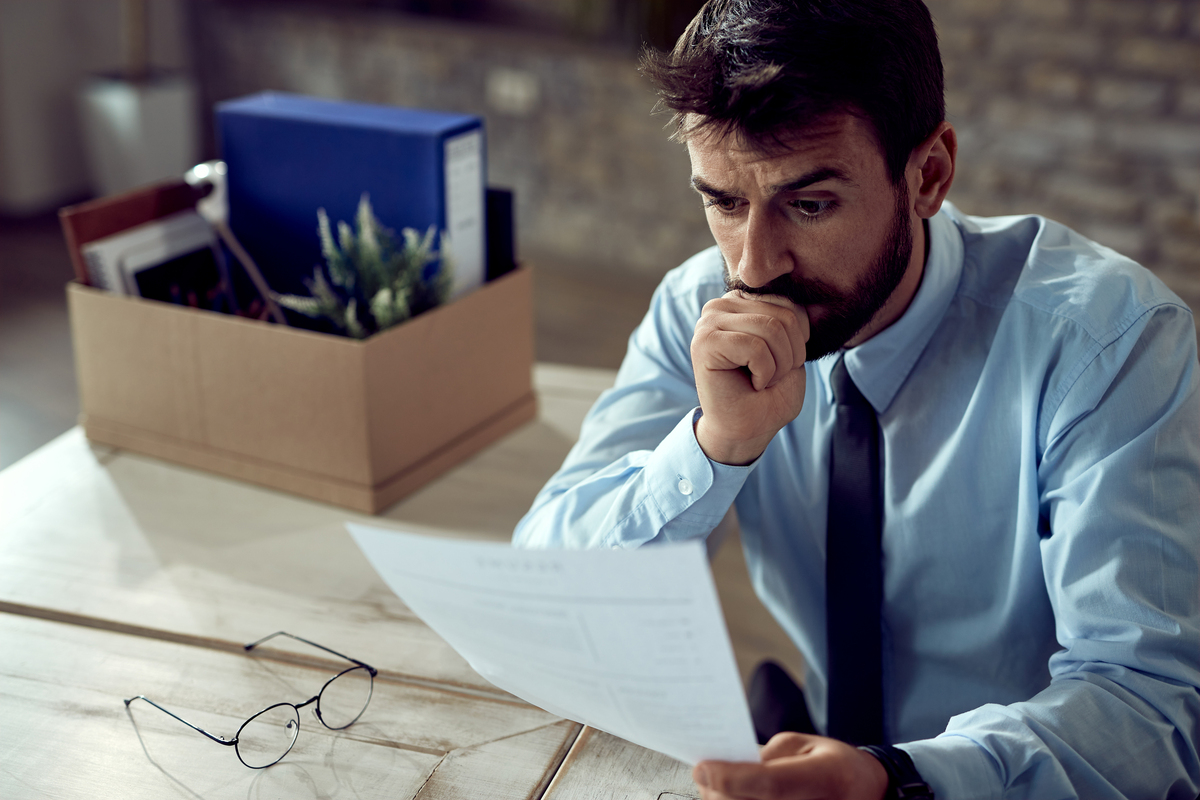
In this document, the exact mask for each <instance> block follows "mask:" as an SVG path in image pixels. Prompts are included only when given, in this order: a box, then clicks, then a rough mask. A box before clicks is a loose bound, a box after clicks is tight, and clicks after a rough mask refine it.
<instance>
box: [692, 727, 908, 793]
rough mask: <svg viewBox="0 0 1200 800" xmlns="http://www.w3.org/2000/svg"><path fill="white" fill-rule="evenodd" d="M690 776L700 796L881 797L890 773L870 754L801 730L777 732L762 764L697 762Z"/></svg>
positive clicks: (763, 752) (764, 754) (768, 744)
mask: <svg viewBox="0 0 1200 800" xmlns="http://www.w3.org/2000/svg"><path fill="white" fill-rule="evenodd" d="M692 780H694V781H696V785H697V786H699V787H700V796H701V797H702V798H703V799H704V800H800V798H805V799H806V800H807V799H808V798H813V800H816V799H817V798H821V799H822V800H883V795H884V793H885V792H886V791H887V785H888V776H887V771H886V770H885V769H884V768H883V765H882V764H880V763H879V761H878V760H876V758H875V757H874V756H873V755H871V754H870V753H868V752H866V751H864V750H859V749H858V748H856V747H852V746H851V745H848V744H846V743H845V742H839V741H838V740H837V739H827V738H825V737H824V736H808V735H806V734H803V733H780V734H777V735H775V736H773V737H771V741H769V742H767V743H766V745H764V746H763V749H762V763H761V764H749V763H744V764H743V763H737V762H732V761H701V762H700V763H699V764H697V765H696V768H695V769H693V770H692Z"/></svg>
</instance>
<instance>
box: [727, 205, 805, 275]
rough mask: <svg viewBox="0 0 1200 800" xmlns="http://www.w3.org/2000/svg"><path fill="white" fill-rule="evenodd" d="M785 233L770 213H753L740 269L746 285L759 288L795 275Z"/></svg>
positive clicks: (739, 262) (747, 222)
mask: <svg viewBox="0 0 1200 800" xmlns="http://www.w3.org/2000/svg"><path fill="white" fill-rule="evenodd" d="M782 233H783V232H782V231H781V230H779V229H778V226H777V224H776V220H774V219H772V217H771V213H770V211H759V210H757V209H756V210H752V211H751V212H750V214H749V215H748V217H747V220H746V227H745V228H744V229H743V236H744V239H743V241H742V257H741V258H740V259H739V260H738V265H737V270H738V278H739V279H741V281H742V283H744V284H746V285H747V286H750V287H752V288H758V287H759V286H765V285H767V284H768V283H770V282H771V281H773V280H774V279H775V278H778V277H779V276H780V275H785V274H788V273H790V272H791V271H792V267H793V264H792V260H791V258H790V257H789V256H788V251H787V247H786V246H785V243H784V240H783V237H782V235H781V234H782Z"/></svg>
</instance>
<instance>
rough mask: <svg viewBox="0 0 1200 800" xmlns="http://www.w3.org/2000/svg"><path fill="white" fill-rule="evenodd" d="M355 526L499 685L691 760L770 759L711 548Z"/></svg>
mask: <svg viewBox="0 0 1200 800" xmlns="http://www.w3.org/2000/svg"><path fill="white" fill-rule="evenodd" d="M346 527H347V528H348V529H349V531H350V534H351V535H352V536H353V537H354V540H355V541H356V542H357V543H358V546H359V547H360V548H361V549H362V551H363V553H365V554H366V556H367V559H368V560H369V561H370V562H371V565H372V566H373V567H374V568H375V570H376V571H377V572H378V573H379V575H380V576H381V577H382V578H383V580H384V581H385V582H386V583H387V585H388V586H389V587H390V588H391V589H392V591H394V592H395V593H396V594H397V596H399V597H400V599H401V600H403V601H404V603H405V604H406V605H407V606H408V607H409V608H410V609H412V610H413V612H414V613H416V614H417V616H419V617H420V618H421V619H422V620H423V621H424V622H425V624H427V625H429V627H430V628H432V629H433V630H434V631H436V632H437V633H438V635H440V636H441V637H442V638H443V639H445V640H446V641H447V642H448V643H449V644H450V646H451V647H453V648H454V649H455V650H457V651H458V653H459V654H460V655H461V656H462V657H463V658H465V659H466V660H467V662H468V663H469V664H470V665H471V666H472V667H473V668H474V669H475V670H476V671H477V672H478V673H479V674H480V675H482V676H483V677H484V678H486V679H487V680H488V681H490V682H491V683H493V684H495V685H496V686H497V687H499V688H501V689H503V690H505V691H507V692H510V693H512V694H515V695H516V696H517V697H520V698H521V699H523V700H525V701H527V702H529V703H532V704H533V705H536V706H538V707H540V708H543V709H545V710H546V711H549V712H550V713H551V714H555V715H557V716H560V717H565V718H567V719H572V720H575V721H576V722H582V723H584V724H586V725H591V726H592V727H594V728H598V729H600V730H603V731H607V732H608V733H611V734H613V735H615V736H619V737H621V738H622V739H627V740H629V741H631V742H634V743H635V744H639V745H642V746H643V747H648V748H650V749H651V750H657V751H659V752H660V753H665V754H666V755H669V756H672V757H673V758H677V759H679V760H680V761H684V762H686V763H688V764H695V763H696V762H697V761H701V760H703V759H706V758H716V759H724V760H730V761H758V760H759V759H758V745H757V744H756V742H755V737H754V729H753V726H752V724H751V722H750V712H749V709H748V707H747V705H746V696H745V694H744V692H743V690H742V682H741V679H740V678H739V676H738V671H737V665H736V663H735V662H734V658H733V648H732V647H730V644H729V634H728V633H727V631H726V630H725V621H724V618H723V617H722V615H721V607H720V605H719V604H718V602H717V593H716V590H715V588H714V587H713V582H712V573H711V572H710V571H709V568H708V557H707V555H706V554H705V550H704V545H703V544H702V543H700V542H688V543H683V544H673V545H664V546H662V547H645V548H641V549H635V550H518V549H515V548H512V547H510V546H508V545H506V544H497V543H492V542H464V541H454V540H446V539H439V538H434V537H428V536H418V535H416V534H410V533H399V532H396V531H387V530H380V529H377V528H369V527H365V526H362V525H355V524H347V526H346Z"/></svg>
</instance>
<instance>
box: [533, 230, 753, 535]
mask: <svg viewBox="0 0 1200 800" xmlns="http://www.w3.org/2000/svg"><path fill="white" fill-rule="evenodd" d="M714 257H716V258H717V259H719V256H717V255H716V253H715V250H710V251H705V252H704V253H701V254H699V255H697V256H696V257H694V258H693V259H691V260H690V261H688V262H687V263H685V264H684V265H683V266H681V267H680V268H679V269H677V270H673V271H672V272H671V273H670V274H668V275H667V277H666V278H665V279H664V280H663V283H662V284H661V285H660V286H659V288H658V289H657V290H656V292H655V293H654V297H653V298H652V300H651V303H650V310H649V312H648V313H647V315H646V318H645V320H643V322H642V324H641V325H640V326H639V327H638V329H637V330H636V331H634V333H633V335H632V336H631V337H630V342H629V349H628V352H627V353H626V356H625V360H624V362H623V363H622V365H621V369H620V371H619V372H618V374H617V382H616V385H615V386H614V387H613V388H612V389H610V390H608V391H607V392H605V393H604V394H603V395H601V397H600V399H599V400H598V401H597V402H596V404H595V406H593V408H592V409H591V410H590V411H589V412H588V415H587V417H586V418H585V420H584V423H583V428H582V430H581V432H580V437H579V441H578V442H577V443H576V444H575V446H574V447H573V448H572V449H571V452H570V453H569V454H568V455H567V458H566V460H565V461H564V462H563V465H562V467H561V468H560V469H559V470H558V472H557V473H555V475H554V476H553V477H552V478H551V479H550V481H549V482H548V483H547V484H546V486H545V487H544V488H543V489H542V491H541V492H540V493H539V494H538V496H537V497H536V498H535V500H534V503H533V506H532V508H531V509H530V511H529V513H528V514H526V515H525V517H524V518H523V519H522V520H521V522H520V523H519V524H518V525H517V528H516V531H515V533H514V535H513V543H514V544H516V545H517V546H520V547H569V548H588V547H637V546H639V545H643V544H647V543H650V542H666V541H679V540H683V539H692V538H702V537H705V536H707V535H708V534H709V533H710V532H711V531H712V530H713V529H714V528H715V527H716V526H717V524H718V523H720V521H721V520H722V518H723V517H724V516H725V513H726V512H727V511H728V510H729V507H730V506H731V505H732V504H733V501H734V498H736V497H737V494H738V492H739V491H740V490H741V488H742V485H743V484H744V483H745V481H746V478H747V476H748V475H749V474H750V472H751V470H752V469H753V465H751V466H748V467H734V466H728V465H725V464H720V463H717V462H714V461H711V460H709V458H708V457H707V456H705V454H704V451H703V450H701V449H700V445H699V444H698V443H697V441H696V434H695V421H696V420H697V419H698V418H699V415H700V413H701V411H700V408H699V402H700V401H699V397H698V396H697V394H696V386H695V377H694V374H693V372H692V366H691V357H690V349H691V335H692V331H693V330H694V328H695V324H696V320H697V319H699V317H700V310H701V308H702V307H703V305H704V303H705V302H707V301H708V300H709V299H712V298H713V297H718V296H720V295H721V294H722V293H723V292H724V288H723V284H722V283H721V281H720V271H719V270H717V271H716V272H714V271H713V270H712V269H711V268H710V269H707V270H700V271H697V270H695V269H690V268H694V267H697V266H701V267H704V266H708V267H711V266H712V265H713V263H714ZM705 262H707V263H705ZM715 263H716V264H719V261H717V262H715ZM689 269H690V271H689ZM697 272H699V274H701V275H704V276H706V277H703V278H701V279H700V280H696V279H695V278H696V275H697Z"/></svg>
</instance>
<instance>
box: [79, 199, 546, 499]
mask: <svg viewBox="0 0 1200 800" xmlns="http://www.w3.org/2000/svg"><path fill="white" fill-rule="evenodd" d="M156 192H157V193H159V194H163V193H165V194H164V196H165V197H166V198H167V201H162V199H161V198H160V199H159V200H157V201H156V200H154V199H152V198H149V199H148V197H147V196H146V195H147V193H156ZM178 194H179V190H178V188H177V187H173V186H167V185H164V186H160V187H151V188H150V189H148V190H143V192H141V193H133V194H132V195H126V196H123V197H120V198H113V199H108V200H103V201H97V203H95V204H87V205H86V206H84V207H77V208H76V209H67V210H64V212H63V215H62V216H63V222H64V228H65V229H66V230H67V232H68V240H69V242H70V243H71V245H72V249H73V250H74V249H76V248H77V247H78V245H80V244H83V243H85V242H86V241H88V240H89V239H90V238H97V236H98V235H106V233H108V232H111V231H107V230H106V228H108V227H111V225H107V224H100V223H98V222H96V220H95V219H93V217H95V215H96V214H97V213H98V212H99V213H100V216H101V217H103V218H107V216H108V212H109V211H111V206H112V204H113V203H116V204H118V205H119V206H120V207H121V208H126V210H127V207H128V206H130V204H131V202H132V205H135V206H137V207H138V208H141V209H143V210H147V211H146V213H149V214H150V215H151V216H149V217H146V218H147V219H148V218H153V217H154V216H158V215H160V212H165V213H170V211H171V210H175V206H176V205H178V203H177V202H172V201H173V200H174V198H175V197H176V195H178ZM131 197H132V198H135V199H134V200H133V201H131V200H130V198H131ZM97 204H99V206H97ZM104 204H107V206H106V205H104ZM81 209H82V210H81ZM129 216H130V215H129V214H125V217H129ZM135 216H137V215H135ZM126 221H127V220H126ZM139 221H144V220H139ZM97 231H104V233H100V234H97V233H96V232H97ZM74 255H75V253H74V252H73V256H74ZM67 299H68V308H69V311H70V317H71V329H72V337H73V340H74V346H75V364H76V371H77V374H78V380H79V394H80V404H81V407H82V412H81V422H82V425H83V427H84V430H85V432H86V433H87V436H88V438H89V439H92V440H93V441H97V442H102V443H105V444H109V445H113V446H116V447H120V448H124V449H128V450H132V451H135V452H139V453H144V454H147V455H151V456H155V457H158V458H163V459H167V460H169V461H174V462H177V463H180V464H185V465H188V466H192V467H198V468H200V469H204V470H209V471H211V472H216V473H220V474H222V475H228V476H230V477H233V478H237V479H240V480H245V481H249V482H251V483H257V484H260V485H262V486H268V487H271V488H275V489H281V490H283V491H286V492H291V493H294V494H300V495H304V496H307V497H312V498H315V499H317V500H322V501H325V502H328V503H333V504H335V505H340V506H345V507H347V508H353V509H356V510H359V511H366V512H370V513H375V512H377V511H379V510H381V509H383V508H385V507H386V506H389V505H391V504H392V503H394V502H395V501H397V500H399V499H400V498H402V497H404V496H405V495H407V494H409V493H411V492H412V491H414V490H416V489H417V488H419V487H420V486H422V485H424V484H425V483H427V482H429V481H430V480H432V479H433V478H435V477H437V476H438V475H439V474H441V473H442V472H444V471H445V470H447V469H449V468H450V467H452V466H454V465H455V464H457V463H459V462H460V461H462V460H464V459H466V458H467V457H469V456H470V455H472V454H473V453H475V452H477V451H478V450H480V449H481V448H483V447H484V446H486V445H487V444H489V443H491V442H493V441H495V440H496V439H498V438H499V437H501V436H503V435H504V434H506V433H508V432H509V431H512V430H514V429H515V428H517V427H519V426H520V425H522V424H524V423H525V422H528V421H529V420H531V419H533V418H534V417H535V416H536V413H537V403H536V399H535V397H534V394H533V387H532V377H531V368H532V364H533V298H532V277H531V274H530V270H529V269H527V268H519V269H516V270H514V271H512V272H510V273H508V274H507V275H504V276H502V277H499V278H497V279H495V280H493V281H491V282H489V283H487V284H485V285H484V286H483V287H482V288H480V289H478V290H476V291H475V292H473V293H471V294H469V295H467V296H466V297H462V298H460V299H458V300H456V301H454V302H452V303H450V304H448V305H445V306H442V307H440V308H436V309H434V310H432V311H428V312H426V313H424V314H422V315H420V316H418V317H415V318H413V319H411V320H408V321H407V322H405V323H403V324H401V325H399V326H396V327H394V328H391V329H389V330H386V331H383V332H381V333H379V334H376V335H375V336H372V337H370V338H369V339H366V340H362V341H357V340H354V339H350V338H346V337H341V336H333V335H329V334H322V333H315V332H312V331H306V330H301V329H298V328H288V327H285V326H282V325H275V324H270V323H266V322H262V321H258V320H250V319H244V318H241V317H235V316H230V315H225V314H218V313H214V312H210V311H203V310H197V309H192V308H186V307H182V306H176V305H171V304H167V303H159V302H155V301H149V300H143V299H141V298H137V297H121V296H117V295H112V294H109V293H107V292H104V291H102V290H99V289H96V288H93V287H89V286H85V285H82V284H80V283H78V282H73V283H71V284H70V285H69V286H68V292H67Z"/></svg>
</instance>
